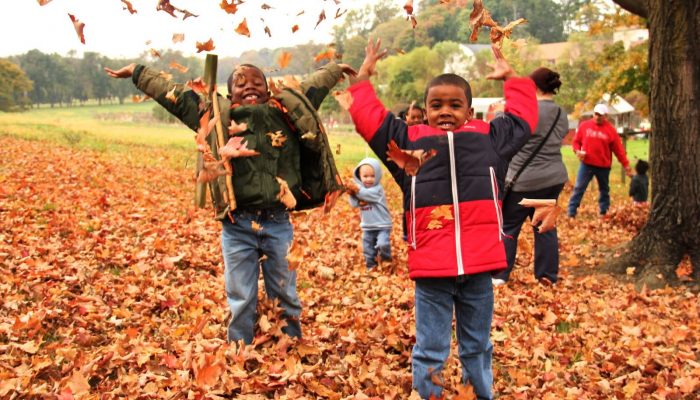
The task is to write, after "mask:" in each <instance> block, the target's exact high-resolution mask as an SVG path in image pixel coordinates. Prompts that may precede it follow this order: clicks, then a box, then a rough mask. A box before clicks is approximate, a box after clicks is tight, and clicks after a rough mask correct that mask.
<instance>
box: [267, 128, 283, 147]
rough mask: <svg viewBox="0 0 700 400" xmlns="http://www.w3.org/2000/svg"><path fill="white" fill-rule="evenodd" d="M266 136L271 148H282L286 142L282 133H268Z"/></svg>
mask: <svg viewBox="0 0 700 400" xmlns="http://www.w3.org/2000/svg"><path fill="white" fill-rule="evenodd" d="M267 136H268V137H269V138H270V143H271V144H272V147H282V146H284V142H286V141H287V136H285V135H284V134H283V133H282V131H277V132H268V133H267Z"/></svg>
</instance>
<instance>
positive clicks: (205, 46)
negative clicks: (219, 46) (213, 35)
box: [195, 39, 216, 53]
mask: <svg viewBox="0 0 700 400" xmlns="http://www.w3.org/2000/svg"><path fill="white" fill-rule="evenodd" d="M195 46H197V53H201V52H203V51H212V50H214V49H215V48H216V47H215V46H214V40H212V39H209V40H207V41H206V42H197V43H196V44H195Z"/></svg>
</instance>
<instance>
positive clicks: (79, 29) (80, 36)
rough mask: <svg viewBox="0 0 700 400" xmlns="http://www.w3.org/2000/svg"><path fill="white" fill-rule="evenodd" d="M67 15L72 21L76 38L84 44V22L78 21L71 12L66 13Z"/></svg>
mask: <svg viewBox="0 0 700 400" xmlns="http://www.w3.org/2000/svg"><path fill="white" fill-rule="evenodd" d="M68 17H70V20H71V22H72V23H73V27H74V28H75V33H77V34H78V39H80V43H82V44H85V36H84V35H83V29H85V24H84V23H82V22H80V21H79V20H78V19H77V18H75V17H74V16H73V15H72V14H68Z"/></svg>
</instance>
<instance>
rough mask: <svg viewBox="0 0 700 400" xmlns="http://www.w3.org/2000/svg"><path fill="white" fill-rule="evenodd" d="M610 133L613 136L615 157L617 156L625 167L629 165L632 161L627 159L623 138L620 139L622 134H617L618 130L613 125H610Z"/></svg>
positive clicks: (612, 146) (611, 145) (612, 144)
mask: <svg viewBox="0 0 700 400" xmlns="http://www.w3.org/2000/svg"><path fill="white" fill-rule="evenodd" d="M610 135H611V136H612V142H611V143H610V147H611V149H612V152H613V153H615V157H617V159H618V161H620V164H622V166H623V167H625V168H627V167H629V165H630V162H629V160H628V159H627V154H626V153H625V148H624V147H622V139H620V135H618V134H617V131H616V130H615V128H613V127H612V126H611V127H610Z"/></svg>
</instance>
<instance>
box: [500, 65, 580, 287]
mask: <svg viewBox="0 0 700 400" xmlns="http://www.w3.org/2000/svg"><path fill="white" fill-rule="evenodd" d="M530 78H531V79H532V80H533V81H534V82H535V86H536V87H537V105H538V109H539V119H538V124H537V129H536V130H535V133H534V134H533V135H532V137H531V138H530V140H529V141H528V142H527V144H525V146H523V148H522V149H520V151H519V152H518V153H517V154H516V155H515V156H514V157H513V159H512V160H511V162H510V165H509V167H508V175H507V177H506V182H510V181H512V180H513V178H514V177H515V175H516V174H517V173H518V171H520V169H521V168H522V166H523V165H524V164H525V162H526V160H528V159H529V158H530V156H531V155H532V154H533V153H534V152H535V151H537V150H536V149H537V148H538V147H539V145H540V143H542V141H543V140H545V137H546V142H544V145H543V146H542V147H541V148H540V149H539V151H537V153H536V154H535V156H534V158H533V159H532V160H531V161H530V162H529V163H528V164H527V165H526V166H525V168H524V169H523V170H522V172H521V173H520V175H519V177H518V178H517V179H516V181H515V183H514V185H513V187H512V188H511V191H510V193H509V194H508V195H507V197H506V198H505V199H504V201H503V230H504V232H505V234H506V237H505V239H504V242H505V248H506V259H507V262H508V268H507V269H506V270H505V271H502V272H500V273H498V274H496V275H494V277H493V283H494V285H502V284H504V283H506V282H507V281H508V277H509V275H510V272H511V271H512V270H513V265H514V264H515V253H516V250H517V246H518V235H519V234H520V229H521V227H522V225H523V222H525V220H526V219H527V218H528V217H530V218H531V219H532V216H533V213H534V209H533V208H527V207H523V206H521V205H519V204H518V203H520V201H521V200H522V199H523V198H528V199H556V198H557V197H559V193H561V190H562V188H563V187H564V183H566V181H567V180H568V179H569V177H568V174H567V172H566V167H565V166H564V162H563V160H562V156H561V142H562V140H563V139H564V136H566V134H567V132H568V128H569V123H568V120H567V117H566V111H564V110H563V109H562V108H561V107H559V106H558V105H557V104H556V103H554V101H553V98H554V95H555V94H556V93H557V91H558V90H559V87H560V86H561V81H560V80H559V74H558V73H556V72H554V71H552V70H550V69H549V68H538V69H536V70H535V71H533V72H532V73H531V74H530ZM550 129H551V130H552V132H551V134H549V136H548V137H547V133H548V132H549V131H550ZM558 272H559V239H558V238H557V230H556V228H554V229H552V230H549V231H547V232H544V233H540V232H538V230H537V229H536V228H535V278H537V279H538V280H540V281H541V282H543V281H548V283H555V282H556V281H557V275H558Z"/></svg>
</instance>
